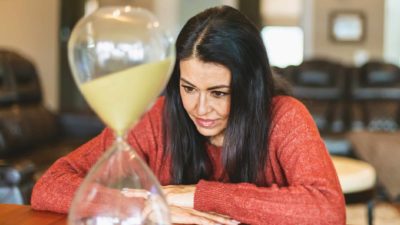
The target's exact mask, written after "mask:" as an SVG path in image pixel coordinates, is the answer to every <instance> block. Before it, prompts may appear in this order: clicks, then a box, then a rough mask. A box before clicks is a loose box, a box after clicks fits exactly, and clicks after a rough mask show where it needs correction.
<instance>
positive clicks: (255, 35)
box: [164, 6, 274, 185]
mask: <svg viewBox="0 0 400 225" xmlns="http://www.w3.org/2000/svg"><path fill="white" fill-rule="evenodd" d="M176 52H177V57H176V63H175V67H174V70H173V73H172V76H171V79H170V81H169V82H168V84H167V88H166V92H165V95H166V97H165V108H164V134H165V135H164V137H165V140H164V143H165V148H166V152H167V153H169V154H170V155H171V157H172V166H171V171H170V172H171V175H172V183H174V184H194V183H197V182H198V181H199V180H200V179H206V180H207V179H211V175H212V169H213V168H212V165H211V162H210V158H209V157H208V154H207V150H206V143H207V139H206V137H204V136H202V135H201V134H200V133H199V132H198V131H197V129H196V127H195V125H194V124H193V122H192V121H191V119H190V118H189V116H188V114H187V113H186V111H185V109H184V108H183V104H182V101H181V97H180V93H179V80H180V69H179V62H180V61H181V60H185V59H189V58H191V57H193V58H197V59H199V60H201V61H203V62H206V63H217V64H221V65H223V66H225V67H227V68H228V69H229V70H230V72H231V75H232V78H231V108H230V114H229V118H228V124H227V128H226V130H225V134H224V135H225V136H224V143H223V153H222V160H223V165H224V169H225V172H226V175H227V176H228V178H229V181H230V182H233V183H238V182H250V183H254V184H258V185H262V184H264V183H265V181H264V171H265V164H266V159H267V153H268V151H267V149H268V135H269V127H270V117H271V102H272V97H273V94H274V84H273V79H272V73H271V69H270V66H269V62H268V57H267V53H266V51H265V47H264V44H263V41H262V39H261V35H260V32H259V30H258V29H257V28H256V27H255V26H254V24H252V23H251V22H250V21H249V20H248V19H247V18H246V17H245V16H244V15H243V14H241V13H240V12H239V11H238V10H236V9H234V8H232V7H228V6H222V7H214V8H210V9H208V10H205V11H203V12H201V13H199V14H197V15H196V16H194V17H192V18H191V19H190V20H189V21H188V22H187V23H186V24H185V25H184V27H183V28H182V30H181V32H180V34H179V35H178V38H177V41H176Z"/></svg>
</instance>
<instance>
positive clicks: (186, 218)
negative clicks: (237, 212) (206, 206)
mask: <svg viewBox="0 0 400 225" xmlns="http://www.w3.org/2000/svg"><path fill="white" fill-rule="evenodd" d="M170 211H171V220H172V222H173V223H181V224H198V225H217V224H223V225H237V224H239V222H237V221H234V220H231V219H230V218H228V217H225V216H221V215H214V214H210V213H206V212H200V211H197V210H194V209H190V208H183V207H177V206H171V207H170Z"/></svg>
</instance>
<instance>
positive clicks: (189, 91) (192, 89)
mask: <svg viewBox="0 0 400 225" xmlns="http://www.w3.org/2000/svg"><path fill="white" fill-rule="evenodd" d="M182 87H183V89H184V90H185V92H186V93H193V92H194V88H192V87H189V86H182Z"/></svg>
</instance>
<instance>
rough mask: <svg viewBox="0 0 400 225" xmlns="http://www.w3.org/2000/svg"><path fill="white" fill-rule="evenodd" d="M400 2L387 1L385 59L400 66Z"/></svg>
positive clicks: (394, 0) (395, 0) (396, 0)
mask: <svg viewBox="0 0 400 225" xmlns="http://www.w3.org/2000/svg"><path fill="white" fill-rule="evenodd" d="M399 23H400V1H399V0H386V1H385V33H384V39H385V41H384V57H385V60H386V61H387V62H390V63H393V64H397V65H399V66H400V25H399Z"/></svg>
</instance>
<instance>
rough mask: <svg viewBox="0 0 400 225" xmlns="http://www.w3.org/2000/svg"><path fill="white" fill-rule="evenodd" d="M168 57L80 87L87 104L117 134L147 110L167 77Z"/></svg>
mask: <svg viewBox="0 0 400 225" xmlns="http://www.w3.org/2000/svg"><path fill="white" fill-rule="evenodd" d="M170 64H171V59H166V60H163V61H159V62H155V63H148V64H144V65H139V66H135V67H132V68H129V69H126V70H123V71H119V72H116V73H114V74H109V75H106V76H103V77H100V78H97V79H94V80H92V81H89V82H86V83H84V84H82V85H81V86H80V89H81V91H82V93H83V95H84V96H85V98H86V100H87V101H88V103H89V105H90V106H91V107H92V108H93V109H94V110H95V111H96V112H97V114H98V115H99V117H100V118H101V119H102V120H103V121H104V122H105V123H106V124H107V125H108V126H109V127H111V128H112V129H113V130H114V131H115V132H117V134H118V135H122V134H123V133H124V132H126V131H127V130H128V129H129V128H130V126H132V125H133V124H134V123H136V121H137V120H138V119H139V118H140V116H141V115H142V114H143V113H144V112H145V111H146V110H147V108H148V106H149V104H150V103H151V102H152V101H154V99H155V98H156V97H157V96H158V94H159V93H160V91H161V89H162V88H163V87H164V85H165V82H166V81H167V80H168V78H169V74H170V70H169V68H170Z"/></svg>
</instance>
